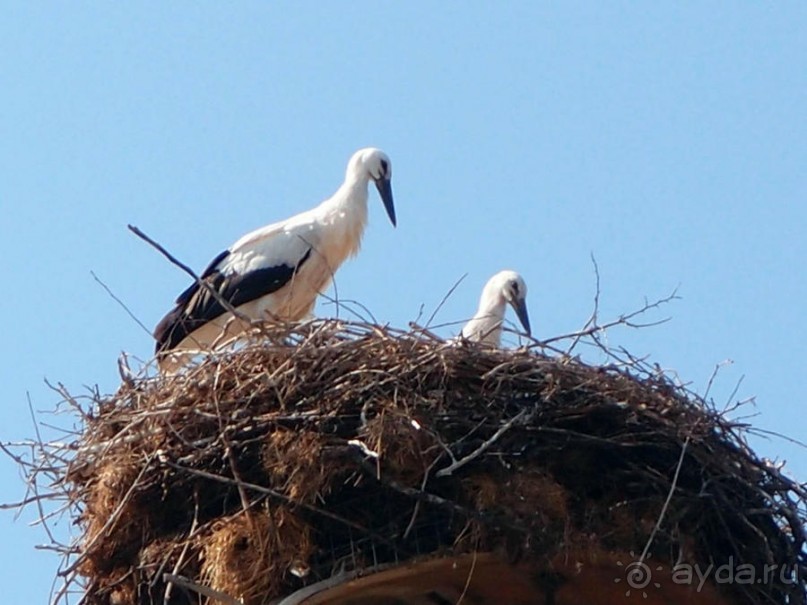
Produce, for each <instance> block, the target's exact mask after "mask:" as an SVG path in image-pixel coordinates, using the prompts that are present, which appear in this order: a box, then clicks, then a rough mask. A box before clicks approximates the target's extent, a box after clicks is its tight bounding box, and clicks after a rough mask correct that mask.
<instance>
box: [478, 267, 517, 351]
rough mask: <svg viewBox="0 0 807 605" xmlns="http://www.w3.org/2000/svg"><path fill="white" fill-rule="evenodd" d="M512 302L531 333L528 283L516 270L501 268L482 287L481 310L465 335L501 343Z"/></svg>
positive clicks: (479, 340) (486, 341)
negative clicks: (502, 269)
mask: <svg viewBox="0 0 807 605" xmlns="http://www.w3.org/2000/svg"><path fill="white" fill-rule="evenodd" d="M508 304H509V305H510V306H512V307H513V309H514V310H515V312H516V315H517V316H518V319H519V321H520V322H521V325H522V326H524V330H525V331H526V332H527V334H530V318H529V315H528V314H527V284H526V283H524V279H523V278H522V277H521V276H520V275H519V274H518V273H516V272H515V271H500V272H499V273H497V274H496V275H494V276H493V277H491V278H490V279H489V280H488V283H487V284H485V287H484V288H483V289H482V297H481V298H480V299H479V309H477V311H476V315H474V316H473V318H472V319H471V320H470V321H469V322H468V323H467V324H465V327H463V328H462V338H464V339H465V340H470V341H472V342H483V343H485V344H488V345H492V346H494V347H498V346H500V345H501V340H502V323H504V312H505V309H506V307H507V305H508Z"/></svg>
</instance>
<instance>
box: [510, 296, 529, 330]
mask: <svg viewBox="0 0 807 605" xmlns="http://www.w3.org/2000/svg"><path fill="white" fill-rule="evenodd" d="M513 309H515V311H516V315H518V320H519V321H520V322H521V325H522V326H524V331H525V332H526V333H527V336H530V335H531V334H532V333H531V332H530V316H529V315H528V314H527V301H526V300H525V299H523V298H519V299H518V300H514V301H513Z"/></svg>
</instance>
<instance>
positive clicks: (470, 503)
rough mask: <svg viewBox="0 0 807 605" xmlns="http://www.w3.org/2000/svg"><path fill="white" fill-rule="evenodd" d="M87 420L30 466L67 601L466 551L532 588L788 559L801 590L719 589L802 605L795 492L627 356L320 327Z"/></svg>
mask: <svg viewBox="0 0 807 605" xmlns="http://www.w3.org/2000/svg"><path fill="white" fill-rule="evenodd" d="M86 414H87V415H86V417H85V418H84V422H83V429H82V433H81V435H80V436H79V437H78V438H77V439H76V441H75V443H73V444H70V451H71V452H72V454H71V455H70V456H69V457H68V458H59V460H63V463H55V465H54V463H52V464H51V465H50V467H49V468H48V472H49V473H52V476H55V478H56V479H57V483H58V485H59V486H61V489H63V490H65V491H64V493H65V494H66V495H67V497H68V498H69V502H70V504H72V505H74V506H75V510H77V511H78V514H79V516H78V523H79V526H80V528H81V532H82V536H81V539H80V542H79V544H78V545H77V548H76V550H75V551H74V552H72V553H71V554H70V559H69V564H68V565H67V566H66V569H65V570H64V573H65V574H66V575H67V576H68V577H70V575H71V574H75V575H76V576H77V577H78V578H80V579H82V581H83V583H84V587H85V591H84V596H83V599H82V603H84V604H85V605H101V604H103V605H107V604H110V605H112V604H122V603H142V604H147V603H162V602H169V603H177V604H179V603H198V602H200V601H201V602H204V599H203V598H201V597H199V596H198V595H197V594H195V593H194V592H193V591H188V590H183V589H181V588H179V587H178V586H177V585H173V584H172V583H171V582H170V581H169V582H166V578H168V579H169V580H170V577H172V576H174V577H176V576H182V577H183V578H186V579H188V581H189V582H191V583H194V584H198V585H201V586H205V587H208V588H210V589H212V590H215V591H219V592H220V593H224V594H226V595H229V596H231V597H233V598H234V599H237V600H239V601H242V602H243V603H245V604H247V605H252V604H259V603H266V602H268V601H269V600H270V599H272V598H276V597H279V596H282V595H286V594H289V593H290V592H292V591H293V590H295V589H298V588H300V587H302V586H304V585H307V584H310V583H312V582H316V581H319V580H322V579H323V578H328V577H330V576H331V575H332V574H335V573H337V572H340V571H349V570H355V569H358V570H361V569H369V568H372V567H374V566H378V565H382V564H385V563H391V562H398V561H405V560H410V559H412V558H415V557H426V556H430V555H435V554H451V553H454V554H457V553H467V552H495V553H499V554H500V555H501V556H502V557H505V558H507V559H508V560H511V561H517V560H519V561H525V560H530V561H534V562H536V563H537V564H546V565H547V570H548V573H551V561H553V560H556V557H557V556H558V555H561V554H565V555H566V556H567V557H577V558H578V559H581V560H583V559H584V558H585V556H586V554H585V553H586V552H589V551H590V552H595V551H597V552H602V551H622V552H627V551H634V552H636V553H644V554H645V556H646V557H647V556H652V558H653V563H654V564H657V563H662V564H666V565H668V566H672V565H674V564H675V563H676V562H677V563H679V564H680V563H681V562H682V561H683V562H689V563H692V564H695V563H697V564H701V565H703V567H704V568H706V566H707V565H709V564H712V565H715V566H718V565H722V564H724V563H730V562H733V564H735V565H736V564H738V563H743V564H750V565H753V566H754V567H758V568H760V569H761V568H762V567H763V566H765V565H778V566H787V567H788V568H789V569H790V570H791V575H792V577H795V578H797V579H798V581H796V582H793V581H792V579H791V580H790V581H788V578H786V577H782V578H780V577H778V576H777V577H776V578H773V579H772V580H771V581H770V582H766V583H764V584H757V585H741V586H737V585H735V586H729V587H723V590H724V594H726V595H729V596H730V597H731V598H732V599H735V600H736V602H738V603H795V602H802V601H803V599H804V595H805V582H804V578H807V573H805V572H807V552H805V514H804V501H805V500H804V492H803V491H802V489H801V488H800V486H799V485H798V484H796V483H794V482H793V481H791V480H789V479H788V478H787V477H785V476H784V475H782V474H781V473H780V472H779V470H778V469H777V468H776V467H774V466H772V465H770V464H768V463H765V462H763V461H761V460H759V459H758V458H757V457H756V456H755V455H754V454H753V453H752V452H751V451H750V450H749V449H748V447H747V446H746V444H745V441H744V438H743V436H742V432H741V430H740V428H741V427H738V426H735V425H734V424H732V423H731V422H730V421H729V420H727V419H726V418H724V417H723V416H722V415H721V414H718V413H717V412H716V411H714V410H713V409H712V408H711V406H709V405H707V404H706V402H704V401H702V400H701V399H699V398H697V397H695V396H694V395H692V394H691V393H689V392H687V391H686V390H684V389H683V388H682V387H680V386H675V385H674V384H673V383H672V382H671V381H670V380H668V379H667V378H666V377H664V376H663V375H660V374H658V373H655V372H654V371H652V369H645V368H643V366H641V364H639V363H638V362H637V363H636V364H635V365H634V366H633V367H628V368H625V367H622V368H620V367H617V366H607V367H592V366H589V365H586V364H584V363H582V362H580V361H578V360H575V359H571V358H569V357H566V356H563V355H555V356H553V357H548V356H545V355H543V354H541V353H539V352H537V351H535V350H523V349H522V350H518V351H502V350H491V349H485V348H481V347H477V346H472V345H469V344H467V343H465V344H463V343H460V344H457V343H446V342H444V341H441V340H438V339H435V338H432V337H430V336H428V335H425V334H424V333H402V332H397V331H393V330H388V329H381V328H379V327H377V326H366V325H358V324H345V323H344V322H323V323H314V324H308V325H305V326H302V327H297V328H288V327H276V328H267V329H265V330H264V333H263V335H262V338H261V340H260V341H256V342H255V343H253V344H249V345H247V346H245V347H244V348H242V349H240V350H238V351H236V352H230V353H226V354H216V355H212V356H210V357H209V358H208V359H206V360H204V361H203V362H202V363H200V364H199V365H197V366H195V367H192V368H189V369H188V370H187V372H185V373H182V374H179V375H176V376H170V377H163V378H148V379H139V380H132V381H128V382H125V383H124V384H123V385H122V386H121V388H120V390H119V391H118V392H117V393H116V394H115V395H114V396H112V397H108V398H102V397H97V398H95V401H94V402H93V403H92V405H91V406H90V409H89V410H86ZM166 574H170V575H169V576H166ZM726 591H728V592H726ZM211 602H212V601H211Z"/></svg>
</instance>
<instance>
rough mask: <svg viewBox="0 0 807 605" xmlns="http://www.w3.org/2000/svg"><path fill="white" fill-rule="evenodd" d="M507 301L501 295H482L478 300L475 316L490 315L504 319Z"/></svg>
mask: <svg viewBox="0 0 807 605" xmlns="http://www.w3.org/2000/svg"><path fill="white" fill-rule="evenodd" d="M506 306H507V302H506V301H505V300H504V297H503V296H491V297H483V298H482V300H480V301H479V309H478V310H477V312H476V315H477V317H490V318H495V319H504V313H505V310H506Z"/></svg>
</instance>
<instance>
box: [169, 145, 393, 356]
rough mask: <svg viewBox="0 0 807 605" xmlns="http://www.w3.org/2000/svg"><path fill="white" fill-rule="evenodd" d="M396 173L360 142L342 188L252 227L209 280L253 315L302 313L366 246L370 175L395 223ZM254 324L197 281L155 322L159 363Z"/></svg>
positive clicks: (216, 263)
mask: <svg viewBox="0 0 807 605" xmlns="http://www.w3.org/2000/svg"><path fill="white" fill-rule="evenodd" d="M391 176H392V164H391V162H390V160H389V158H388V157H387V155H386V154H385V153H384V152H383V151H381V150H379V149H375V148H366V149H360V150H359V151H357V152H356V153H355V154H353V156H352V157H351V158H350V161H349V162H348V165H347V171H346V173H345V181H344V183H342V185H341V187H339V189H338V190H337V191H336V193H334V194H333V195H332V196H331V197H330V198H328V199H327V200H325V201H324V202H322V203H321V204H319V205H318V206H317V207H315V208H312V209H311V210H308V211H306V212H303V213H301V214H298V215H296V216H293V217H291V218H289V219H287V220H285V221H281V222H278V223H273V224H271V225H267V226H266V227H262V228H260V229H257V230H255V231H253V232H251V233H248V234H247V235H245V236H244V237H242V238H241V239H239V240H238V241H237V242H236V243H235V244H233V245H232V246H230V248H228V249H227V250H225V251H224V252H222V253H221V254H219V255H218V256H217V257H216V258H215V259H214V260H213V262H211V263H210V265H209V266H208V267H207V269H206V270H205V271H204V273H202V275H201V279H202V281H204V282H205V283H207V284H208V285H209V286H210V287H211V288H212V289H213V290H215V291H216V292H217V293H218V295H219V296H220V297H221V298H222V299H223V300H225V301H227V302H228V303H229V304H230V305H231V306H232V307H234V308H235V309H236V311H238V313H239V314H240V315H243V316H245V317H247V318H249V319H250V320H255V319H272V318H275V319H279V320H285V321H296V320H299V319H303V318H304V317H306V316H308V315H309V314H310V313H311V311H312V310H313V308H314V304H315V302H316V298H317V295H318V294H319V293H321V292H322V291H324V290H325V289H326V288H327V287H328V285H329V284H330V282H331V279H332V278H333V275H334V273H335V272H336V270H337V269H338V268H339V266H340V265H341V264H342V263H343V262H344V261H345V259H347V258H348V257H349V256H352V255H355V254H356V253H357V252H358V251H359V248H360V246H361V238H362V234H363V232H364V227H365V225H366V224H367V198H368V192H367V186H368V183H369V182H370V180H373V181H374V182H375V185H376V187H377V188H378V191H379V194H380V196H381V199H382V201H383V202H384V206H385V208H386V210H387V214H388V215H389V218H390V221H391V222H392V224H393V225H395V223H396V221H395V208H394V205H393V200H392V187H391V184H390V183H391V180H390V179H391ZM248 327H249V326H248V324H247V325H245V322H243V321H241V320H239V319H237V318H234V317H233V315H232V314H231V313H229V312H227V311H226V309H225V308H224V307H223V306H222V305H221V303H220V301H219V300H218V299H217V297H215V296H213V295H212V294H211V293H210V291H209V290H208V288H202V287H200V286H199V285H198V284H196V283H194V284H192V285H191V286H190V287H189V288H188V289H187V290H185V291H184V292H183V293H182V294H180V295H179V297H178V298H177V300H176V305H175V307H174V308H173V309H172V310H171V311H170V312H169V313H168V314H166V316H165V317H163V319H162V320H161V321H160V323H159V324H158V325H157V327H156V328H155V330H154V337H155V339H156V341H157V344H156V352H157V354H158V357H159V359H160V367H161V369H163V370H171V369H174V368H175V367H176V366H177V365H178V364H179V363H181V362H182V361H184V358H185V357H186V356H187V355H182V354H177V352H178V351H188V350H200V349H201V350H204V349H209V348H210V347H211V346H214V345H215V344H217V342H221V341H224V340H229V339H230V338H231V337H233V336H237V335H238V334H240V333H241V332H243V331H244V330H245V329H247V328H248Z"/></svg>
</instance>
